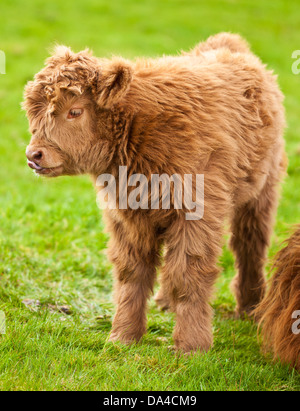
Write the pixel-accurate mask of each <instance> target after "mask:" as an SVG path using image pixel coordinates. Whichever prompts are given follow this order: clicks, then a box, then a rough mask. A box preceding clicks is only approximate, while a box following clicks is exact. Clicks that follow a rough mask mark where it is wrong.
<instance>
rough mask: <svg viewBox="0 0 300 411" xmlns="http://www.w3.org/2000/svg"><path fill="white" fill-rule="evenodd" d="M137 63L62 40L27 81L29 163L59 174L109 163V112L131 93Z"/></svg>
mask: <svg viewBox="0 0 300 411" xmlns="http://www.w3.org/2000/svg"><path fill="white" fill-rule="evenodd" d="M131 78H132V69H131V67H130V64H128V63H127V62H126V61H124V60H123V59H119V58H115V59H112V60H98V59H96V58H95V57H93V56H92V55H91V54H90V53H89V52H88V51H82V52H80V53H77V54H75V53H73V52H72V51H71V50H70V49H69V48H66V47H63V46H59V47H57V48H56V51H55V54H54V55H53V56H52V57H50V58H49V59H48V60H47V61H46V66H45V67H44V68H43V69H42V70H41V71H40V72H39V73H38V74H36V76H35V78H34V81H31V82H29V83H28V84H27V86H26V87H25V99H24V103H23V108H24V109H25V110H26V114H27V117H28V120H29V125H30V132H31V134H32V138H31V141H30V144H29V145H28V147H27V149H26V156H27V159H28V165H29V167H31V168H32V169H34V170H35V172H36V173H37V174H41V175H45V176H48V177H54V176H59V175H74V174H82V173H94V172H95V167H97V171H98V172H99V167H101V168H102V171H104V170H105V169H106V166H107V163H108V161H109V158H110V157H111V152H112V149H113V145H114V142H113V138H112V136H111V134H110V131H109V127H108V124H109V121H108V118H109V113H110V111H111V110H112V109H113V107H114V106H115V105H116V104H118V103H119V102H120V101H121V100H122V98H123V97H124V96H125V95H126V92H127V90H128V89H129V87H130V83H131Z"/></svg>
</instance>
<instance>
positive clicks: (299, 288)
mask: <svg viewBox="0 0 300 411" xmlns="http://www.w3.org/2000/svg"><path fill="white" fill-rule="evenodd" d="M274 269H275V270H276V271H275V274H274V275H273V277H272V279H271V286H270V289H269V290H268V293H267V295H266V296H265V298H264V299H263V300H262V302H261V303H260V304H259V305H258V307H257V308H256V310H255V311H254V314H255V316H256V317H257V319H258V320H259V325H260V328H261V332H262V337H263V344H264V346H265V348H266V349H267V350H271V351H272V352H273V353H274V358H275V359H278V358H279V359H280V360H281V361H282V362H284V363H287V364H289V365H291V366H295V367H296V368H297V369H298V370H299V371H300V333H298V332H297V333H295V332H293V324H294V325H295V328H296V329H297V330H298V329H299V331H300V328H299V325H298V327H297V324H296V323H298V324H299V321H298V320H297V317H298V319H299V316H298V315H299V312H300V226H299V227H298V228H297V230H296V232H295V233H294V234H293V235H292V236H291V238H290V239H289V240H288V242H287V246H286V247H285V248H283V249H282V250H281V251H280V252H279V253H278V254H277V256H276V258H275V262H274ZM296 311H298V313H296ZM295 314H297V315H295Z"/></svg>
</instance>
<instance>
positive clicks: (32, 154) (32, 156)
mask: <svg viewBox="0 0 300 411" xmlns="http://www.w3.org/2000/svg"><path fill="white" fill-rule="evenodd" d="M26 156H27V158H28V160H29V161H33V162H35V163H36V162H37V161H40V160H41V159H42V158H43V152H42V150H28V149H27V150H26Z"/></svg>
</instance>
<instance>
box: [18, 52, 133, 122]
mask: <svg viewBox="0 0 300 411" xmlns="http://www.w3.org/2000/svg"><path fill="white" fill-rule="evenodd" d="M131 78H132V69H131V67H130V65H129V64H128V62H126V61H125V60H124V59H122V58H118V57H115V58H113V59H111V60H108V59H98V58H96V57H94V56H93V55H92V52H90V51H89V50H88V49H86V50H84V51H81V52H79V53H74V52H72V50H71V49H70V48H68V47H65V46H57V47H56V48H55V51H54V54H53V56H51V57H49V58H48V59H47V60H46V63H45V67H44V68H43V69H42V70H41V71H40V72H39V73H37V74H36V75H35V77H34V81H31V82H29V83H28V84H27V86H26V87H25V94H24V97H25V101H24V103H23V108H24V109H25V110H26V111H27V113H28V116H29V117H30V118H32V119H34V118H36V117H37V116H40V115H41V114H45V115H46V116H47V117H49V116H48V115H49V114H50V117H51V114H52V113H53V112H54V111H55V107H56V104H57V102H58V100H59V99H60V97H61V96H62V90H68V91H69V92H70V93H72V94H74V95H76V96H79V95H82V94H83V93H84V92H85V91H90V92H91V94H92V96H93V97H94V99H95V101H96V102H97V103H98V104H102V106H103V107H106V106H109V105H110V104H111V101H113V100H114V101H117V100H118V97H120V96H121V95H122V94H123V93H125V91H126V90H127V89H128V86H129V83H130V81H131ZM48 120H51V118H48Z"/></svg>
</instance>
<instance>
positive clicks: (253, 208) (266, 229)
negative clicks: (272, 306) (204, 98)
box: [230, 177, 278, 315]
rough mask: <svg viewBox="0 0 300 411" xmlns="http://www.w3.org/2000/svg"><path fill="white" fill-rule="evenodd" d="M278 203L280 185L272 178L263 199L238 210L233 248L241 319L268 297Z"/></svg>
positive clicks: (236, 292) (235, 283)
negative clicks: (269, 253)
mask: <svg viewBox="0 0 300 411" xmlns="http://www.w3.org/2000/svg"><path fill="white" fill-rule="evenodd" d="M277 200H278V188H277V181H276V180H275V179H272V178H271V177H269V179H268V180H267V182H266V184H265V186H264V188H263V189H262V192H261V194H260V196H259V197H258V198H257V199H253V200H251V201H249V202H248V203H247V204H245V205H243V206H241V207H240V208H238V209H237V210H236V212H235V214H234V217H233V220H232V237H231V242H230V245H231V248H232V250H233V252H234V254H235V256H236V267H237V270H238V272H237V275H236V276H235V278H234V280H233V282H232V289H233V291H234V293H235V296H236V300H237V307H236V313H237V314H238V315H243V314H244V313H247V314H250V313H251V311H252V310H253V309H254V307H255V306H256V305H257V304H258V303H259V302H260V301H261V299H262V297H263V296H264V293H265V276H264V264H265V260H266V257H267V250H268V246H269V243H270V238H271V234H272V226H273V217H274V214H275V211H276V208H277V203H278V201H277Z"/></svg>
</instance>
